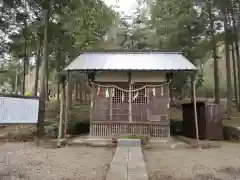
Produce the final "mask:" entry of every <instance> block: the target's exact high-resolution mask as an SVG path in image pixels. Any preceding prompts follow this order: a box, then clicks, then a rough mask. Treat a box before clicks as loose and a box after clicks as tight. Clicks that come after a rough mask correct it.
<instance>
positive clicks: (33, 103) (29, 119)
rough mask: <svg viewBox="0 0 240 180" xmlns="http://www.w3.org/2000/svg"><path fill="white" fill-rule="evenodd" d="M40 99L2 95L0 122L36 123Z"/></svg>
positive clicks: (0, 100) (0, 99)
mask: <svg viewBox="0 0 240 180" xmlns="http://www.w3.org/2000/svg"><path fill="white" fill-rule="evenodd" d="M38 111H39V100H38V99H29V98H27V99H24V98H17V97H0V124H27V123H28V124H36V123H37V121H38Z"/></svg>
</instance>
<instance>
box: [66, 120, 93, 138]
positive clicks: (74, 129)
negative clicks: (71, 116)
mask: <svg viewBox="0 0 240 180" xmlns="http://www.w3.org/2000/svg"><path fill="white" fill-rule="evenodd" d="M89 127H90V124H89V120H82V121H79V120H78V121H70V122H69V123H68V134H71V135H79V134H87V133H89Z"/></svg>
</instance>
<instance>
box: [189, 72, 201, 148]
mask: <svg viewBox="0 0 240 180" xmlns="http://www.w3.org/2000/svg"><path fill="white" fill-rule="evenodd" d="M191 89H192V103H193V109H194V121H195V129H196V146H197V147H198V148H200V144H199V131H198V115H197V100H196V74H195V73H194V74H192V75H191Z"/></svg>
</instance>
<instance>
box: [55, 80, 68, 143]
mask: <svg viewBox="0 0 240 180" xmlns="http://www.w3.org/2000/svg"><path fill="white" fill-rule="evenodd" d="M60 83H61V87H60V88H61V91H60V92H61V99H60V118H59V124H58V144H57V146H58V147H61V138H63V123H64V111H65V103H66V102H65V101H66V98H65V97H66V96H65V94H66V92H65V77H61V81H60Z"/></svg>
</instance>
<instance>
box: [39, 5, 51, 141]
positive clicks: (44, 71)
mask: <svg viewBox="0 0 240 180" xmlns="http://www.w3.org/2000/svg"><path fill="white" fill-rule="evenodd" d="M48 17H49V10H48V9H45V10H44V39H43V61H42V69H41V70H42V72H41V78H40V104H39V120H38V137H39V138H41V137H42V136H43V134H44V119H45V100H46V92H45V91H46V74H47V71H48V67H47V61H48ZM39 138H38V140H39ZM37 144H38V145H39V141H38V142H37Z"/></svg>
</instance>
